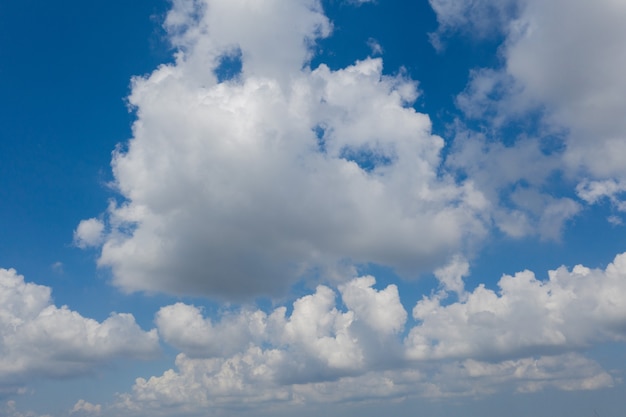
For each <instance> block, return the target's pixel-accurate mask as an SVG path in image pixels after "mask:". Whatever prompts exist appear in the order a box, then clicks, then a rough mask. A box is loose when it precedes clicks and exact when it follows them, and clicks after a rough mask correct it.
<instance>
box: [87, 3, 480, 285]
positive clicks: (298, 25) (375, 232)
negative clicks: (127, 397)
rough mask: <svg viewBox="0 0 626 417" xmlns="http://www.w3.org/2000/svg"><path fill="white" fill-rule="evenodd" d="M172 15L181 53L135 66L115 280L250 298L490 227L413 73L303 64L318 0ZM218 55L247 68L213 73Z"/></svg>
mask: <svg viewBox="0 0 626 417" xmlns="http://www.w3.org/2000/svg"><path fill="white" fill-rule="evenodd" d="M217 16H219V18H218V17H217ZM166 27H167V28H168V29H169V31H170V35H171V39H172V41H173V43H174V45H175V46H176V47H177V48H178V53H177V55H176V61H175V62H174V63H172V64H168V65H163V66H161V67H160V68H158V69H157V70H155V71H154V72H153V73H152V74H150V75H148V76H145V77H138V78H136V79H135V80H134V81H133V86H132V93H131V95H130V97H129V103H130V104H131V106H132V107H133V108H134V110H135V112H136V115H137V120H136V122H135V123H134V125H133V138H132V139H131V140H130V141H129V143H128V145H127V146H123V147H121V148H120V149H119V150H118V151H117V152H116V153H115V155H114V157H113V161H112V165H113V174H114V177H115V179H114V185H115V186H116V187H117V189H118V191H119V193H120V197H121V198H120V200H119V201H118V202H117V203H116V202H113V203H111V205H110V207H109V209H108V212H107V214H106V216H105V217H106V219H105V220H106V229H105V230H104V232H103V235H102V236H100V235H99V237H98V239H102V240H99V242H100V241H101V242H102V246H101V255H100V257H99V261H98V262H99V264H100V265H101V266H106V267H110V268H111V269H112V272H113V282H114V283H115V284H116V285H118V286H120V287H121V288H123V289H124V290H127V291H137V290H145V291H165V292H170V293H177V294H198V293H200V294H205V295H213V296H220V295H221V296H226V297H241V296H250V295H256V294H262V293H265V294H267V293H270V294H272V293H273V294H275V293H277V292H280V291H281V290H284V289H285V288H287V287H288V286H289V284H290V283H292V282H293V281H294V280H295V279H297V278H298V277H301V276H303V275H304V274H307V273H311V272H312V271H317V273H320V271H322V272H321V273H322V274H324V273H326V274H327V275H331V274H333V270H334V269H336V268H337V267H338V266H339V265H344V266H345V265H350V264H355V263H356V264H358V263H370V262H372V263H378V264H383V265H387V266H391V267H393V268H395V269H396V270H397V271H398V272H400V273H401V274H405V275H407V276H414V275H416V274H418V273H420V272H423V271H426V270H430V269H432V268H433V267H436V266H439V265H441V264H442V263H444V262H445V261H446V260H447V259H448V258H449V257H450V256H452V255H453V254H454V253H455V252H457V251H459V250H462V249H463V248H464V246H465V245H466V244H467V243H468V242H469V241H471V240H473V239H476V238H479V237H481V236H482V235H483V234H484V233H485V225H484V219H483V214H484V211H485V210H486V209H487V207H488V205H487V203H486V201H485V200H484V198H483V197H482V195H481V194H480V193H478V192H476V191H475V190H474V188H473V184H472V182H471V181H469V180H468V181H466V182H463V183H457V182H455V181H454V180H453V179H452V178H451V177H449V176H447V175H446V174H445V173H443V171H442V170H441V169H440V165H441V157H440V151H441V149H442V147H443V145H444V143H443V140H442V139H441V138H440V137H438V136H435V135H433V134H432V133H431V124H430V120H429V118H428V117H427V116H426V115H424V114H420V113H417V112H416V111H415V110H414V109H413V108H412V107H411V105H412V103H413V102H414V100H415V99H416V97H417V95H418V91H417V85H416V83H415V82H414V81H412V80H410V79H407V78H406V77H404V76H402V75H396V76H388V75H383V62H382V60H381V59H369V58H368V59H364V60H362V61H358V62H355V63H354V64H353V65H350V66H348V67H346V68H343V69H338V70H331V69H329V68H328V67H327V66H325V65H323V64H322V65H320V66H319V67H317V68H315V69H311V68H309V66H308V64H307V62H308V61H307V60H308V59H309V58H310V56H311V51H312V49H311V48H312V45H313V44H314V41H315V39H317V38H319V37H323V36H326V35H328V33H329V30H330V23H329V22H328V21H327V19H326V18H325V17H324V15H323V14H322V13H321V9H320V6H319V4H318V2H315V1H305V0H299V1H269V2H263V3H262V5H261V4H260V3H259V4H258V5H255V6H254V7H250V5H249V3H248V2H244V1H230V0H229V1H225V0H197V1H193V0H185V1H182V0H181V1H175V2H174V3H173V9H172V11H171V12H170V13H169V15H168V17H167V19H166ZM224 56H228V57H233V56H239V57H240V58H241V61H242V69H241V73H239V74H238V75H237V76H235V77H234V78H232V79H229V80H226V81H223V82H217V79H218V77H217V75H216V71H217V73H218V75H219V71H220V63H221V62H222V60H223V58H224Z"/></svg>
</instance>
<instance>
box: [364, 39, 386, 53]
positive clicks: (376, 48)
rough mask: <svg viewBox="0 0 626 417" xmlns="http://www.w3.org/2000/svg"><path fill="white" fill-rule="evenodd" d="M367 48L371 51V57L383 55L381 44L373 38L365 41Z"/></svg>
mask: <svg viewBox="0 0 626 417" xmlns="http://www.w3.org/2000/svg"><path fill="white" fill-rule="evenodd" d="M367 46H369V47H370V49H371V50H372V55H374V56H376V55H382V54H383V47H382V46H381V44H380V43H379V42H378V41H377V40H376V39H374V38H369V39H368V40H367Z"/></svg>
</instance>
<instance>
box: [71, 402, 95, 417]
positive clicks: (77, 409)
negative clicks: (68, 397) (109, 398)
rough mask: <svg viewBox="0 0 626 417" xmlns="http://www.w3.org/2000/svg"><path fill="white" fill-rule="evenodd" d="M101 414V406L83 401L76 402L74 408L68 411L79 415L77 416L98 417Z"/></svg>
mask: <svg viewBox="0 0 626 417" xmlns="http://www.w3.org/2000/svg"><path fill="white" fill-rule="evenodd" d="M101 412H102V405H100V404H92V403H90V402H88V401H85V400H82V399H81V400H78V401H77V402H76V404H74V407H72V409H71V410H70V415H71V414H77V413H78V414H79V415H96V416H98V415H100V413H101Z"/></svg>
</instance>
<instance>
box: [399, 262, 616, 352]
mask: <svg viewBox="0 0 626 417" xmlns="http://www.w3.org/2000/svg"><path fill="white" fill-rule="evenodd" d="M548 275H549V279H548V280H547V281H540V280H538V279H537V278H536V277H535V275H534V274H533V273H532V272H530V271H523V272H519V273H517V274H515V275H514V276H508V275H505V276H503V277H502V278H501V279H500V281H499V282H498V287H499V289H500V291H499V293H496V292H495V291H493V290H490V289H488V288H486V287H485V286H483V285H480V286H479V287H477V288H476V289H475V290H474V291H473V292H471V293H470V294H468V295H467V299H466V300H465V301H463V302H458V303H453V304H449V305H442V303H441V297H440V296H438V295H434V296H430V297H424V298H423V299H422V300H421V301H419V302H418V303H417V305H416V306H415V308H414V309H413V317H414V318H415V319H416V320H419V321H420V323H419V325H417V326H415V327H413V328H412V329H411V331H410V333H409V335H408V336H407V338H406V340H405V344H406V347H407V354H408V356H409V357H410V358H412V359H415V360H430V359H444V358H477V359H485V358H493V357H503V358H510V357H524V356H530V355H535V354H549V353H554V352H563V351H568V350H571V349H575V348H582V347H587V346H590V345H591V344H593V343H597V342H601V341H609V340H618V341H625V340H626V307H625V306H626V254H621V255H618V256H616V257H615V260H614V261H613V262H612V263H611V264H609V265H608V266H607V267H606V269H605V270H599V269H595V270H594V269H589V268H586V267H584V266H582V265H577V266H575V267H574V268H573V269H572V270H571V271H569V270H567V269H566V268H565V267H561V268H559V269H557V270H555V271H550V272H549V274H548Z"/></svg>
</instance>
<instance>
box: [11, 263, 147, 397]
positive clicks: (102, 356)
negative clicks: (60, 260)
mask: <svg viewBox="0 0 626 417" xmlns="http://www.w3.org/2000/svg"><path fill="white" fill-rule="evenodd" d="M0 333H1V334H2V336H3V337H2V339H0V390H1V389H3V388H6V389H11V388H16V387H19V386H20V385H21V384H22V383H24V382H25V381H27V380H30V379H32V378H33V377H53V378H54V377H64V376H73V375H78V374H82V373H86V372H89V371H92V370H94V369H95V367H97V366H100V365H102V364H104V363H106V362H107V361H110V360H112V359H114V358H118V357H134V358H148V357H152V356H154V355H155V354H156V353H157V352H158V350H159V346H158V336H157V333H156V330H151V331H149V332H144V331H142V330H141V329H140V328H139V326H138V325H137V324H136V323H135V320H134V318H133V316H132V315H130V314H117V313H114V314H112V315H111V316H110V317H109V318H107V319H106V320H104V321H103V322H101V323H99V322H97V321H95V320H92V319H88V318H85V317H82V316H81V315H80V314H79V313H77V312H75V311H72V310H70V309H69V308H67V307H66V306H63V307H61V308H59V307H56V306H54V305H53V304H52V302H51V299H50V288H49V287H45V286H42V285H36V284H33V283H26V282H24V278H23V277H22V276H20V275H18V274H17V273H16V272H15V270H13V269H9V270H6V269H0Z"/></svg>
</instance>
